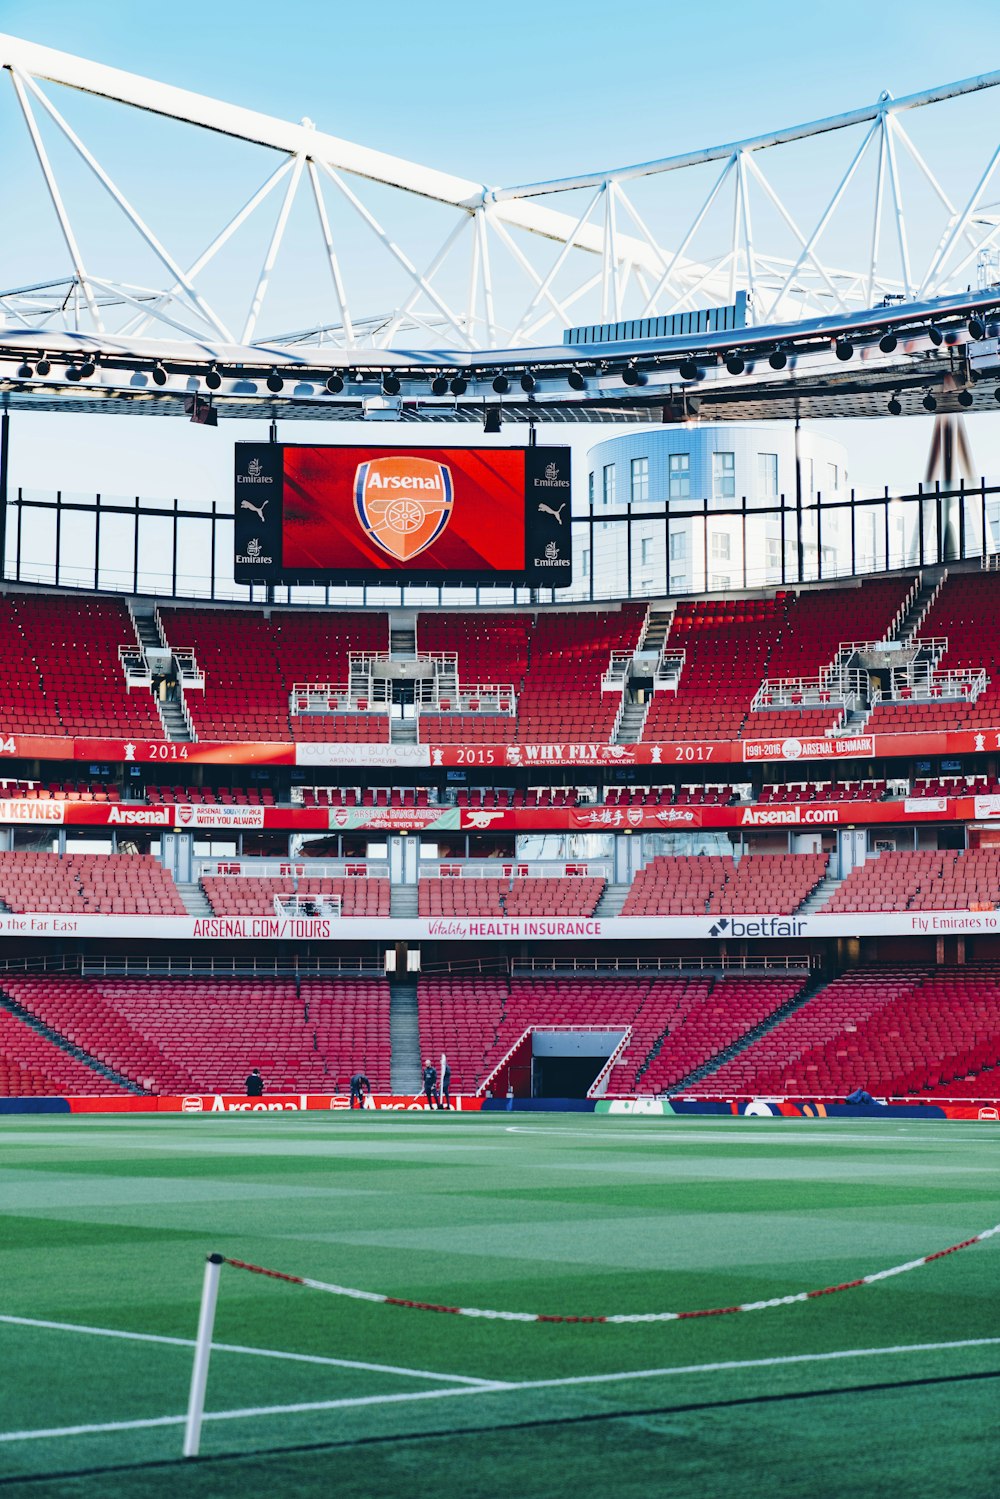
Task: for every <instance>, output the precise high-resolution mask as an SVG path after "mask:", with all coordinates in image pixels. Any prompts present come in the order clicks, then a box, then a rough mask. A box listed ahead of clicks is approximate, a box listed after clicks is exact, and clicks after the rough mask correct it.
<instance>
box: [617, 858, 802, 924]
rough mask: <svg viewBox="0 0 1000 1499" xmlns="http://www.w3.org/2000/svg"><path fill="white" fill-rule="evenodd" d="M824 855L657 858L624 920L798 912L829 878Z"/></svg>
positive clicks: (632, 894)
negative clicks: (735, 860) (720, 914)
mask: <svg viewBox="0 0 1000 1499" xmlns="http://www.w3.org/2000/svg"><path fill="white" fill-rule="evenodd" d="M826 863H827V856H826V855H825V854H745V855H744V857H743V858H742V859H741V860H740V861H739V863H738V864H734V863H733V860H732V859H729V858H724V857H722V856H721V855H717V854H692V855H679V856H677V857H674V856H672V855H669V854H658V855H657V856H656V858H654V859H651V860H650V861H649V863H648V864H647V865H646V866H645V868H643V869H641V870H640V871H639V873H638V874H637V875H636V877H635V879H634V880H633V882H632V887H631V889H630V890H629V892H628V895H627V896H626V897H625V904H624V905H623V906H622V915H623V916H704V915H706V914H712V915H715V914H717V913H727V914H728V913H733V912H735V913H738V914H739V913H747V912H760V913H761V914H767V915H773V916H782V915H790V914H791V913H792V912H793V911H797V910H798V908H799V906H801V904H802V902H803V901H804V900H805V899H806V898H807V897H808V896H809V895H810V894H811V893H812V891H813V890H815V888H816V886H817V885H818V884H819V883H820V881H821V880H822V879H823V878H824V875H825V873H826Z"/></svg>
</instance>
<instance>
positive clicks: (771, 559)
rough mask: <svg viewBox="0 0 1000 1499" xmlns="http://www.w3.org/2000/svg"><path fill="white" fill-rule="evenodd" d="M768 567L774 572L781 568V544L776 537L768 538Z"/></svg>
mask: <svg viewBox="0 0 1000 1499" xmlns="http://www.w3.org/2000/svg"><path fill="white" fill-rule="evenodd" d="M766 545H767V566H768V569H769V570H770V571H772V572H773V571H774V570H775V569H776V568H779V567H780V566H781V542H780V541H779V540H778V539H777V537H775V536H769V537H768V538H767V543H766Z"/></svg>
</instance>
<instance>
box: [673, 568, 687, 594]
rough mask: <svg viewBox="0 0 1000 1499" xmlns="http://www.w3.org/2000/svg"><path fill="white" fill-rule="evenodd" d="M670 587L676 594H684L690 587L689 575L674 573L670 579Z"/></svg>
mask: <svg viewBox="0 0 1000 1499" xmlns="http://www.w3.org/2000/svg"><path fill="white" fill-rule="evenodd" d="M670 586H671V588H672V589H673V591H674V593H683V592H684V590H685V588H687V586H688V580H687V574H686V573H673V574H672V576H671V579H670Z"/></svg>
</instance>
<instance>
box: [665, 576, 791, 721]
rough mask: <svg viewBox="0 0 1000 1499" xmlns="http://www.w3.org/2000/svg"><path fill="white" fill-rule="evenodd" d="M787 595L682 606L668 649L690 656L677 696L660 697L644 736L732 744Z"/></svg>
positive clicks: (760, 676) (782, 615) (764, 670)
mask: <svg viewBox="0 0 1000 1499" xmlns="http://www.w3.org/2000/svg"><path fill="white" fill-rule="evenodd" d="M786 608H787V599H786V597H785V595H781V594H779V595H778V597H777V598H774V599H738V600H735V601H733V602H730V603H722V602H713V601H705V600H697V601H694V602H690V603H681V604H678V606H677V609H676V610H675V612H674V616H673V620H672V622H671V626H670V633H669V635H668V636H667V645H668V646H670V647H671V648H674V649H677V650H683V651H684V652H685V653H686V656H685V661H684V669H683V672H682V673H681V679H680V685H679V687H678V690H677V692H676V693H673V692H658V693H656V694H655V695H654V697H653V700H652V702H651V703H650V705H649V712H648V713H647V715H646V721H645V725H644V726H643V731H642V737H643V739H645V740H652V739H734V738H736V736H737V735H738V733H739V729H740V725H741V724H742V723H743V720H744V719H745V717H746V715H747V713H748V712H749V709H750V702H751V699H752V698H753V695H754V693H755V692H756V691H757V688H758V687H759V686H760V684H761V682H762V681H763V679H764V678H765V677H766V676H767V662H768V659H769V657H770V655H771V652H772V650H773V649H774V646H775V643H776V642H777V640H778V638H779V636H780V633H781V628H782V625H783V624H784V620H785V614H786Z"/></svg>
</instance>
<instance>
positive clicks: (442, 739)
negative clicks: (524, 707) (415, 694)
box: [417, 713, 517, 744]
mask: <svg viewBox="0 0 1000 1499" xmlns="http://www.w3.org/2000/svg"><path fill="white" fill-rule="evenodd" d="M417 727H418V739H419V742H420V743H421V744H513V743H514V741H515V739H516V738H517V720H516V719H515V718H514V717H513V715H512V714H510V713H421V714H419V715H418V717H417Z"/></svg>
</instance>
